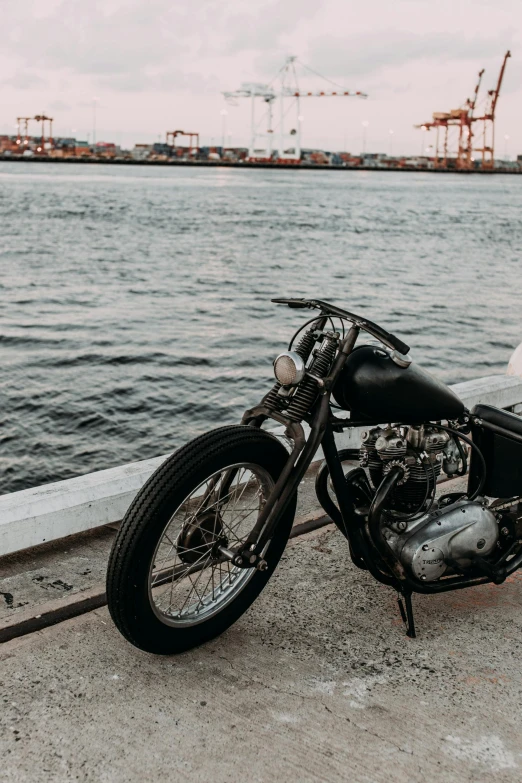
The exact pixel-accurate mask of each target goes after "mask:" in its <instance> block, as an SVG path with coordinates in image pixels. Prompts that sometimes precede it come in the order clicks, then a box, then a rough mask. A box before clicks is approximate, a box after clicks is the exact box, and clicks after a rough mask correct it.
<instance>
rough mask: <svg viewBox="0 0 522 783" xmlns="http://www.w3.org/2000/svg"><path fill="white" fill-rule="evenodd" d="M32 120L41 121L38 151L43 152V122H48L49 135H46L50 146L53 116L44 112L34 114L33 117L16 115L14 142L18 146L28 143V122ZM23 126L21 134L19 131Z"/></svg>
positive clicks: (51, 142)
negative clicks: (16, 130)
mask: <svg viewBox="0 0 522 783" xmlns="http://www.w3.org/2000/svg"><path fill="white" fill-rule="evenodd" d="M32 120H34V121H35V122H41V123H42V131H41V140H40V147H39V148H38V150H37V151H38V152H44V151H45V141H46V140H45V123H46V122H48V123H49V136H48V137H47V142H48V144H49V145H50V146H51V147H52V145H53V118H52V117H47V115H46V114H36V115H35V116H34V117H17V118H16V126H17V128H18V133H17V136H16V143H17V144H18V145H20V146H24V147H28V145H29V123H30V122H31V121H32ZM22 126H23V129H24V130H23V134H22V133H21V128H22ZM22 135H23V141H22Z"/></svg>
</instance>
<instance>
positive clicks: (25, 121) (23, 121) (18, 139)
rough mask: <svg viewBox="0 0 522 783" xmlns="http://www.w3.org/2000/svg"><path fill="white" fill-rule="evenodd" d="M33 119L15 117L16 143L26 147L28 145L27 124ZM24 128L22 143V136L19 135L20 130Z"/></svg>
mask: <svg viewBox="0 0 522 783" xmlns="http://www.w3.org/2000/svg"><path fill="white" fill-rule="evenodd" d="M32 119H33V118H32V117H17V118H16V127H17V129H18V133H17V135H16V143H17V144H19V145H21V144H23V145H24V146H27V145H28V144H29V123H30V122H31V120H32ZM22 125H23V126H24V133H23V136H24V139H23V142H22V134H21V133H20V129H21V127H22Z"/></svg>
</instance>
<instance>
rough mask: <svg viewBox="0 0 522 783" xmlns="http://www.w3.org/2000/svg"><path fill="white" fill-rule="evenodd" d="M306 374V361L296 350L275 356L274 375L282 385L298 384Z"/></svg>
mask: <svg viewBox="0 0 522 783" xmlns="http://www.w3.org/2000/svg"><path fill="white" fill-rule="evenodd" d="M304 374H305V363H304V361H303V359H302V358H301V356H299V354H298V353H296V352H295V351H285V352H284V353H280V354H279V356H277V357H276V358H275V360H274V375H275V377H276V379H277V380H278V381H279V383H280V384H281V385H282V386H297V385H298V384H299V383H301V381H302V380H303V378H304Z"/></svg>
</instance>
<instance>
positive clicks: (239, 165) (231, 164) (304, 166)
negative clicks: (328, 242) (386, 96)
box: [0, 155, 522, 176]
mask: <svg viewBox="0 0 522 783" xmlns="http://www.w3.org/2000/svg"><path fill="white" fill-rule="evenodd" d="M0 162H3V163H60V164H72V163H80V164H86V165H93V164H108V165H112V166H165V167H168V168H176V167H196V168H197V167H200V168H201V167H203V168H233V169H284V170H289V169H292V170H294V171H378V172H381V171H383V172H395V173H397V172H409V173H412V172H416V173H422V174H466V175H470V174H481V175H493V174H511V175H515V176H516V175H520V174H522V168H520V169H518V170H516V169H505V168H504V169H452V168H437V169H430V168H417V167H415V166H400V167H399V166H397V167H396V166H389V167H384V166H382V167H381V166H339V165H334V164H332V165H330V164H328V165H323V164H317V163H300V164H299V165H296V164H294V163H275V162H266V163H254V162H245V161H243V162H238V161H223V160H219V161H218V160H216V161H214V160H197V161H196V160H176V161H174V160H172V161H170V160H132V159H127V158H121V159H119V158H103V157H89V158H83V157H73V156H71V157H67V158H49V157H47V156H45V155H34V156H32V157H29V158H22V157H18V156H16V157H15V156H10V155H8V156H5V155H0Z"/></svg>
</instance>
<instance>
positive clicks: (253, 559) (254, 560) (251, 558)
mask: <svg viewBox="0 0 522 783" xmlns="http://www.w3.org/2000/svg"><path fill="white" fill-rule="evenodd" d="M256 559H257V558H256V555H250V557H249V558H248V562H249V563H251V564H252V565H253V564H254V563H255V562H256Z"/></svg>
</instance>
